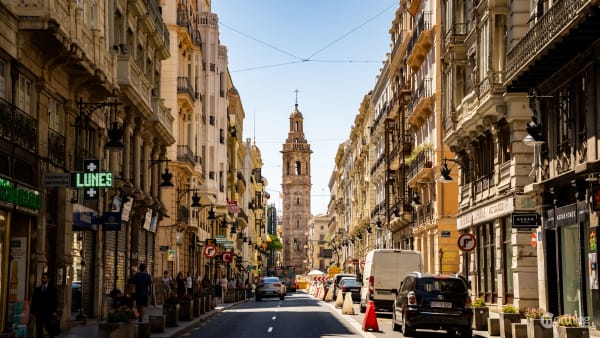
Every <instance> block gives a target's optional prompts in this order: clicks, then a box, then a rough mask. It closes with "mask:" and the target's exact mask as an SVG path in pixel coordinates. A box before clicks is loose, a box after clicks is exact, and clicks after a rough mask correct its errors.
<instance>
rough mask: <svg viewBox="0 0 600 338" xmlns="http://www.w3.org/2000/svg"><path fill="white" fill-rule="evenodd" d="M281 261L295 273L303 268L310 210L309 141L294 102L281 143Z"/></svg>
mask: <svg viewBox="0 0 600 338" xmlns="http://www.w3.org/2000/svg"><path fill="white" fill-rule="evenodd" d="M281 153H282V159H283V165H282V168H283V173H282V180H281V182H282V184H281V185H282V187H281V188H282V192H283V216H282V220H283V223H282V228H283V229H282V232H283V264H284V265H293V266H295V267H296V274H301V273H304V272H306V263H305V262H306V260H307V259H308V256H307V247H308V245H307V244H308V243H307V242H306V239H307V235H306V232H307V231H308V222H309V220H310V218H311V211H310V188H311V182H310V154H312V150H310V144H308V143H307V142H306V138H305V137H304V118H303V117H302V114H301V113H300V111H299V110H298V103H297V102H296V105H295V107H294V110H293V111H292V113H291V114H290V130H289V132H288V137H287V139H286V140H285V143H284V144H283V150H282V151H281Z"/></svg>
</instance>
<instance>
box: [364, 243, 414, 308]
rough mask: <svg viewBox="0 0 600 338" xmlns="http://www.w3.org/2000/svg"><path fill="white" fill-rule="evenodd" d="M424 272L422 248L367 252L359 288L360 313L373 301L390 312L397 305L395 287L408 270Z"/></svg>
mask: <svg viewBox="0 0 600 338" xmlns="http://www.w3.org/2000/svg"><path fill="white" fill-rule="evenodd" d="M413 271H417V272H422V271H423V257H422V256H421V253H420V252H419V251H413V250H398V249H375V250H371V251H369V252H368V253H367V256H366V259H365V268H364V272H363V284H362V288H361V290H360V312H361V313H364V312H365V311H366V308H367V305H369V301H373V303H374V304H375V310H376V311H385V312H391V311H392V309H393V305H394V298H395V297H394V295H393V294H392V292H391V291H392V289H394V288H398V285H400V282H401V281H402V280H403V279H404V277H406V276H407V275H408V274H409V273H411V272H413Z"/></svg>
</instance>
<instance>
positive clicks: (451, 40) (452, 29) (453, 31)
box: [443, 23, 467, 48]
mask: <svg viewBox="0 0 600 338" xmlns="http://www.w3.org/2000/svg"><path fill="white" fill-rule="evenodd" d="M466 36H467V24H466V23H453V24H451V25H449V27H448V30H447V31H446V33H445V34H444V40H443V41H444V48H447V47H448V45H452V44H457V43H463V42H464V39H465V37H466Z"/></svg>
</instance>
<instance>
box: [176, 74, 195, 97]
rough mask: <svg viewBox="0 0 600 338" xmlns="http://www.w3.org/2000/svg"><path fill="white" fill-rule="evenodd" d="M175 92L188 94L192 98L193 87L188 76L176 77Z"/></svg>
mask: <svg viewBox="0 0 600 338" xmlns="http://www.w3.org/2000/svg"><path fill="white" fill-rule="evenodd" d="M177 93H180V94H188V95H189V96H190V98H191V99H192V100H193V99H194V88H193V87H192V83H191V82H190V78H189V77H187V76H178V77H177Z"/></svg>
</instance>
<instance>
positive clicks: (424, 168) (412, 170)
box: [406, 149, 433, 186]
mask: <svg viewBox="0 0 600 338" xmlns="http://www.w3.org/2000/svg"><path fill="white" fill-rule="evenodd" d="M432 176H433V151H432V150H431V149H424V150H421V151H420V152H419V153H417V154H416V156H415V157H414V159H413V160H412V161H411V162H410V165H409V166H408V168H407V175H406V177H407V179H408V184H409V185H410V186H413V185H414V184H416V182H419V181H421V180H425V181H431V178H432ZM425 178H427V179H425Z"/></svg>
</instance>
